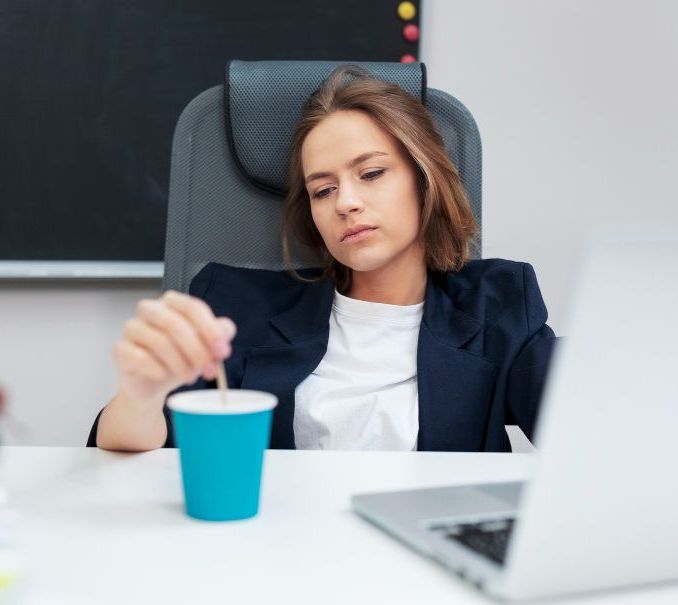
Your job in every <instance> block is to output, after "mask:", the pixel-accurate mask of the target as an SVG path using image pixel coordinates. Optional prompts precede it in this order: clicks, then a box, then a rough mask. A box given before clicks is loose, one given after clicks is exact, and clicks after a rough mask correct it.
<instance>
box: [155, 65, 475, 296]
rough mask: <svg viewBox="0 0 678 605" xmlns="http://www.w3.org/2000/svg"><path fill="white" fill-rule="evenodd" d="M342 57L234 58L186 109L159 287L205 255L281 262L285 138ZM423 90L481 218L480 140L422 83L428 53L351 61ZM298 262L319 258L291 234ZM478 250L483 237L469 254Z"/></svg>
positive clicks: (312, 263)
mask: <svg viewBox="0 0 678 605" xmlns="http://www.w3.org/2000/svg"><path fill="white" fill-rule="evenodd" d="M344 63H345V62H338V61H235V60H234V61H231V62H230V63H229V65H228V69H227V73H226V80H225V84H224V85H223V86H215V87H213V88H210V89H208V90H206V91H204V92H203V93H201V94H200V95H198V96H197V97H196V98H195V99H193V100H192V101H191V102H190V103H189V104H188V105H187V106H186V108H185V109H184V111H183V112H182V114H181V116H180V117H179V120H178V123H177V126H176V130H175V133H174V140H173V145H172V163H171V172H170V188H169V206H168V216H167V237H166V244H165V276H164V282H163V289H165V290H167V289H173V290H179V291H187V290H188V286H189V284H190V282H191V279H192V278H193V277H194V276H195V274H196V273H197V272H198V271H200V269H202V267H203V266H204V265H205V264H207V263H208V262H212V261H214V262H218V263H223V264H226V265H231V266H237V267H249V268H257V269H271V270H281V269H284V268H285V265H284V262H283V255H282V246H281V237H280V218H281V208H282V202H283V199H284V189H285V182H286V172H287V163H288V157H289V148H290V144H291V139H292V133H293V131H294V127H295V125H296V123H297V121H298V119H299V117H300V116H301V110H302V107H303V105H304V103H305V102H306V99H307V98H308V97H309V96H310V95H311V93H312V92H313V91H314V90H316V89H317V88H318V86H319V85H320V84H321V82H322V81H323V80H324V79H325V78H326V77H327V76H328V75H329V74H330V72H331V71H332V70H333V69H334V68H336V67H337V66H339V65H342V64H344ZM352 63H353V64H356V65H360V66H361V67H364V68H365V69H367V70H368V71H370V72H371V73H372V74H374V75H375V76H377V77H378V78H381V79H383V80H389V81H392V82H395V83H396V84H398V85H400V87H401V88H403V89H404V90H406V91H407V92H409V93H410V94H412V95H414V96H415V97H416V98H418V99H420V100H421V101H422V102H423V103H424V104H425V106H426V107H427V108H428V110H429V112H430V113H431V115H432V116H433V119H434V122H435V124H436V127H437V129H438V131H439V133H440V134H441V136H442V137H443V139H444V141H445V149H446V150H447V153H448V155H449V157H450V159H451V160H452V161H453V162H454V163H455V165H456V166H457V168H458V169H459V171H460V175H461V178H462V181H463V183H464V185H465V187H466V190H467V192H468V194H469V197H470V199H471V203H472V206H473V211H474V213H475V216H476V219H477V221H478V224H479V225H480V224H481V148H480V136H479V133H478V129H477V126H476V124H475V121H474V120H473V117H472V116H471V114H470V113H469V111H468V110H467V109H466V108H465V107H464V106H463V105H462V104H461V103H460V102H459V101H458V100H457V99H455V98H454V97H452V96H451V95H449V94H447V93H445V92H442V91H439V90H435V89H427V88H426V71H425V66H424V65H423V64H422V63H409V64H408V63H375V62H359V61H358V62H352ZM291 252H292V257H293V260H294V266H295V268H302V267H318V266H321V263H320V260H319V259H318V258H316V257H315V256H314V255H313V254H312V253H311V251H310V250H309V249H308V248H306V247H305V246H302V245H301V244H299V243H298V242H296V241H294V240H291ZM479 256H480V237H479V238H478V241H477V242H476V246H475V249H474V251H473V257H474V258H477V257H479Z"/></svg>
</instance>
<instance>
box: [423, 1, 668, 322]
mask: <svg viewBox="0 0 678 605" xmlns="http://www.w3.org/2000/svg"><path fill="white" fill-rule="evenodd" d="M422 19H423V23H422V42H423V44H422V51H421V59H422V61H424V62H425V63H426V65H427V68H428V74H429V86H430V87H432V88H438V89H440V90H445V91H447V92H449V93H451V94H453V95H454V96H456V97H457V98H459V100H461V101H462V102H463V103H464V104H465V105H466V106H467V107H468V108H469V109H470V111H471V112H472V113H473V115H474V116H475V118H476V121H477V123H478V127H479V129H480V134H481V138H482V141H483V180H484V186H483V229H484V232H483V256H484V257H486V258H489V257H503V258H510V259H514V260H523V261H528V262H531V263H532V264H533V265H534V266H535V270H536V272H537V277H538V279H539V282H540V285H541V288H542V293H543V295H544V298H545V300H546V303H547V307H548V309H549V312H550V322H549V323H550V324H551V325H552V326H553V327H554V329H555V330H556V332H558V333H561V332H562V328H563V320H564V318H565V312H566V304H567V293H568V290H569V288H570V286H571V284H572V280H573V276H574V271H575V270H576V264H577V255H578V252H579V249H580V246H581V245H582V243H583V242H585V241H586V238H587V237H588V235H589V232H590V230H591V228H592V227H597V226H601V225H607V224H613V223H614V224H616V225H621V226H625V225H641V224H651V223H655V224H659V225H662V226H664V225H667V224H669V223H671V224H673V225H674V226H675V227H676V228H678V185H677V183H678V181H677V180H676V173H677V172H678V117H677V116H678V113H677V112H678V78H676V73H678V2H675V1H674V0H648V1H646V2H619V1H618V0H616V1H615V0H548V1H543V0H510V1H508V0H473V1H472V0H424V10H423V12H422Z"/></svg>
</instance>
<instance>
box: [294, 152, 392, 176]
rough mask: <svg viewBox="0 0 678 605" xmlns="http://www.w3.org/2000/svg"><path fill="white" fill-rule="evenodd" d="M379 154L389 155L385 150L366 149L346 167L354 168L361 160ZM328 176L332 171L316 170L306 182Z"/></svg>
mask: <svg viewBox="0 0 678 605" xmlns="http://www.w3.org/2000/svg"><path fill="white" fill-rule="evenodd" d="M377 155H388V153H386V152H385V151H366V152H365V153H361V154H360V155H359V156H357V157H355V158H353V159H352V160H351V161H350V162H348V163H347V164H346V168H353V167H354V166H357V165H358V164H360V163H361V162H364V161H365V160H369V159H370V158H372V157H374V156H377ZM326 176H331V173H330V172H314V173H313V174H310V175H308V176H307V177H306V183H310V182H311V181H315V180H316V179H322V178H324V177H326Z"/></svg>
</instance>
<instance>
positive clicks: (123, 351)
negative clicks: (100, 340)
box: [113, 339, 169, 382]
mask: <svg viewBox="0 0 678 605" xmlns="http://www.w3.org/2000/svg"><path fill="white" fill-rule="evenodd" d="M113 354H114V356H115V359H116V362H117V364H118V368H119V369H120V371H121V372H122V373H123V374H127V375H131V376H142V377H143V378H147V379H150V380H152V381H154V382H161V381H164V380H167V379H168V378H169V375H168V372H167V368H165V366H164V365H163V364H162V363H161V362H160V361H159V360H158V359H156V358H155V357H154V356H153V355H152V354H151V353H150V352H149V351H147V350H146V349H144V348H142V347H140V346H139V345H136V344H134V343H132V342H130V341H128V340H124V339H123V340H119V341H118V342H116V343H115V347H114V348H113Z"/></svg>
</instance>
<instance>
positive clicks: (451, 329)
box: [417, 273, 497, 451]
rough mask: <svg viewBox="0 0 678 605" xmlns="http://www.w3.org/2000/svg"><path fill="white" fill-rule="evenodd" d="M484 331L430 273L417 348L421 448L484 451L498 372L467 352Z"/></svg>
mask: <svg viewBox="0 0 678 605" xmlns="http://www.w3.org/2000/svg"><path fill="white" fill-rule="evenodd" d="M481 328H482V323H481V322H480V321H478V320H477V319H474V318H473V317H471V316H470V315H467V314H466V313H464V312H463V311H461V310H460V309H458V308H457V307H455V306H454V303H453V301H452V299H451V298H450V296H449V295H448V294H447V292H445V290H443V289H442V288H441V287H440V286H439V285H438V283H437V281H436V277H435V276H434V275H433V274H430V273H429V277H428V282H427V284H426V298H425V302H424V315H423V318H422V323H421V327H420V328H419V340H418V344H417V385H418V392H419V438H418V444H417V449H419V450H437V451H478V450H479V449H481V446H482V441H483V436H484V433H485V426H486V424H487V417H488V414H489V409H490V401H491V395H492V390H493V387H494V381H495V378H496V373H497V367H496V366H495V365H494V364H493V363H492V362H491V361H489V360H487V359H486V358H484V357H480V356H478V355H475V354H473V353H469V352H468V351H465V350H463V349H462V348H461V347H463V346H464V345H465V344H466V343H467V342H469V341H470V340H471V339H472V338H473V337H474V336H475V335H476V334H477V333H478V332H479V331H480V330H481Z"/></svg>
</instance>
